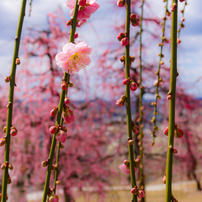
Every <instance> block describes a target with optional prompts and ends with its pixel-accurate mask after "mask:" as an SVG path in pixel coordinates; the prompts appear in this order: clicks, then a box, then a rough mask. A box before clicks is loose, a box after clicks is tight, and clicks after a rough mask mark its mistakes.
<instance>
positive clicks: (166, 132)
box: [163, 127, 168, 136]
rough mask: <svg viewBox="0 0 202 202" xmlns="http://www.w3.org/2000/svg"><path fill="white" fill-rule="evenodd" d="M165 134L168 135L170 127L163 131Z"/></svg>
mask: <svg viewBox="0 0 202 202" xmlns="http://www.w3.org/2000/svg"><path fill="white" fill-rule="evenodd" d="M163 133H164V135H166V136H168V127H166V128H165V129H164V131H163Z"/></svg>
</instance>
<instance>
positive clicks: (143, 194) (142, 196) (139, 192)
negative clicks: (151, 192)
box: [137, 189, 145, 198]
mask: <svg viewBox="0 0 202 202" xmlns="http://www.w3.org/2000/svg"><path fill="white" fill-rule="evenodd" d="M137 196H138V197H139V198H144V196H145V192H144V190H141V189H139V190H138V195H137Z"/></svg>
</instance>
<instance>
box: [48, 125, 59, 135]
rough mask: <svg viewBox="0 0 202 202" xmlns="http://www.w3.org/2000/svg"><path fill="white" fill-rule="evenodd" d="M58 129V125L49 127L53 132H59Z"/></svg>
mask: <svg viewBox="0 0 202 202" xmlns="http://www.w3.org/2000/svg"><path fill="white" fill-rule="evenodd" d="M57 130H58V126H51V127H50V128H49V132H50V133H51V134H55V133H56V132H57Z"/></svg>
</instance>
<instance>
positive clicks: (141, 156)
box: [139, 0, 145, 202]
mask: <svg viewBox="0 0 202 202" xmlns="http://www.w3.org/2000/svg"><path fill="white" fill-rule="evenodd" d="M143 7H144V0H142V5H141V17H140V53H139V54H140V55H139V59H140V70H139V88H140V94H139V124H140V134H139V147H140V181H139V186H140V188H141V189H142V190H144V172H143V137H144V133H143V127H144V124H143V109H144V107H143V104H142V96H143V90H144V89H143V88H144V87H143V86H142V32H143V29H142V26H143ZM144 201H145V199H144V197H143V198H141V202H144Z"/></svg>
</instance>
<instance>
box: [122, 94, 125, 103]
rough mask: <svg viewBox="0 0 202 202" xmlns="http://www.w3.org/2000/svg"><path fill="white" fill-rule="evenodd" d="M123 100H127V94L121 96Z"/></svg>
mask: <svg viewBox="0 0 202 202" xmlns="http://www.w3.org/2000/svg"><path fill="white" fill-rule="evenodd" d="M121 100H122V101H123V102H125V101H126V95H125V94H124V95H122V96H121Z"/></svg>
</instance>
